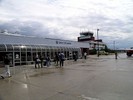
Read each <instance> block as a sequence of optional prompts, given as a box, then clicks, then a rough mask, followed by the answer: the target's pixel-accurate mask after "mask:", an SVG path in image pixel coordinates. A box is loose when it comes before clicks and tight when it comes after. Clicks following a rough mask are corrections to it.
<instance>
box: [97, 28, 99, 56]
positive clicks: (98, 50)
mask: <svg viewBox="0 0 133 100" xmlns="http://www.w3.org/2000/svg"><path fill="white" fill-rule="evenodd" d="M98 31H99V29H97V57H99V36H98Z"/></svg>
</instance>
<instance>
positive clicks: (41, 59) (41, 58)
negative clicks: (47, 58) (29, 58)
mask: <svg viewBox="0 0 133 100" xmlns="http://www.w3.org/2000/svg"><path fill="white" fill-rule="evenodd" d="M43 59H44V58H43V56H42V55H41V56H40V61H41V68H43Z"/></svg>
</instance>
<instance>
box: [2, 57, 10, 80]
mask: <svg viewBox="0 0 133 100" xmlns="http://www.w3.org/2000/svg"><path fill="white" fill-rule="evenodd" d="M4 65H5V71H4V73H3V74H1V78H2V79H4V78H5V77H11V73H10V60H9V58H8V56H7V55H6V56H5V58H4Z"/></svg>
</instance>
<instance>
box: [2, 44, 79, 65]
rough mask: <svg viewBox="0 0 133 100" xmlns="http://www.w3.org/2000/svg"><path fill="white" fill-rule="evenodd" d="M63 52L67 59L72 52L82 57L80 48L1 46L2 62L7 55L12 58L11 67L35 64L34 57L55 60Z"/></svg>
mask: <svg viewBox="0 0 133 100" xmlns="http://www.w3.org/2000/svg"><path fill="white" fill-rule="evenodd" d="M60 52H63V53H64V54H65V58H66V59H69V56H70V55H69V54H70V52H71V53H73V52H76V53H77V54H78V55H80V48H74V47H73V48H71V47H70V48H69V47H61V46H45V45H22V44H12V45H11V44H0V61H3V57H4V56H5V54H8V55H9V56H10V60H11V63H12V64H11V65H12V66H16V65H25V64H32V63H34V57H35V56H36V55H38V56H39V57H41V56H42V57H43V58H45V57H46V56H47V55H49V56H50V58H51V59H54V56H55V54H56V53H57V54H58V53H60Z"/></svg>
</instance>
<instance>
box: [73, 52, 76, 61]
mask: <svg viewBox="0 0 133 100" xmlns="http://www.w3.org/2000/svg"><path fill="white" fill-rule="evenodd" d="M73 59H74V61H77V54H76V53H74V54H73Z"/></svg>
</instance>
